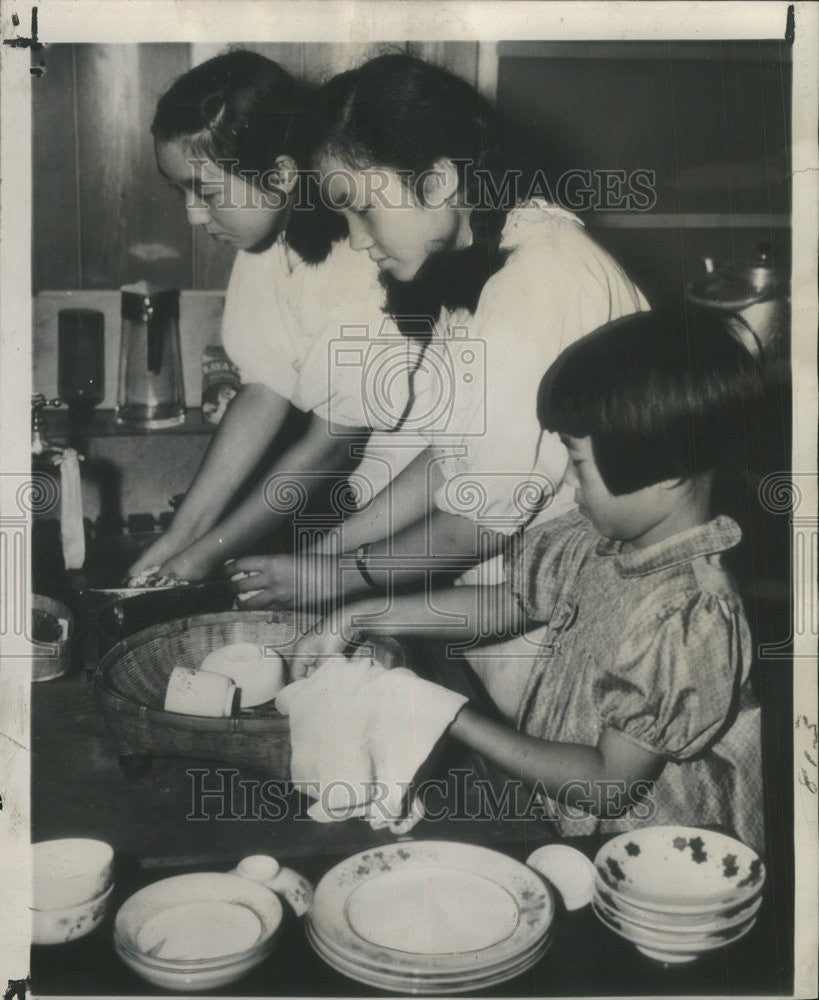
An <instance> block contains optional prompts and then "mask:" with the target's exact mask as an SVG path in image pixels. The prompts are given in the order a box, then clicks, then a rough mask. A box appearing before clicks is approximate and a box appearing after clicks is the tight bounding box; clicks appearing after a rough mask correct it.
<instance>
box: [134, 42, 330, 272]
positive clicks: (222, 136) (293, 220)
mask: <svg viewBox="0 0 819 1000" xmlns="http://www.w3.org/2000/svg"><path fill="white" fill-rule="evenodd" d="M307 100H308V94H307V91H306V89H305V88H304V87H303V86H302V85H301V84H299V83H297V82H296V81H295V80H294V79H293V77H291V76H290V74H289V73H288V72H287V71H286V70H284V69H283V68H282V67H281V66H279V65H278V63H275V62H273V61H272V60H271V59H267V58H266V57H265V56H263V55H260V54H259V53H258V52H252V51H250V50H248V49H234V50H232V51H230V52H226V53H223V54H222V55H218V56H215V57H214V58H213V59H208V60H207V61H206V62H203V63H201V64H200V65H198V66H194V67H193V69H191V70H189V71H188V72H187V73H185V74H184V75H183V76H181V77H179V78H178V79H177V80H175V81H174V82H173V83H172V84H171V86H170V87H169V88H168V89H167V90H166V91H165V93H164V94H162V96H161V97H160V98H159V101H158V102H157V106H156V111H155V114H154V120H153V122H152V124H151V132H152V134H153V136H154V139H155V140H156V141H157V142H169V141H172V140H175V139H181V140H183V141H184V142H185V143H186V144H187V145H188V146H189V147H190V151H191V153H192V154H193V155H195V156H202V157H206V158H207V159H208V160H210V161H211V162H213V163H215V164H216V165H217V166H219V167H221V168H222V169H223V170H225V171H227V172H230V173H234V174H237V175H241V176H242V178H243V179H245V180H248V181H249V182H250V183H252V184H254V185H255V186H256V187H257V188H259V189H260V190H262V191H265V190H269V184H266V178H267V177H268V176H269V171H271V170H272V169H273V168H274V165H275V163H276V160H277V158H278V157H280V156H290V157H292V158H293V159H294V160H295V162H296V164H297V165H298V166H302V165H304V164H305V163H306V162H307V155H308V151H307V128H306V123H307V114H308V109H307ZM302 183H304V179H303V176H302V175H300V178H299V184H302ZM293 200H294V201H296V202H297V203H298V204H300V205H302V204H303V203H306V200H305V199H302V198H299V197H296V198H294V199H293ZM343 235H344V225H343V223H341V224H340V222H339V220H338V218H337V217H335V216H334V214H333V213H331V212H330V211H329V210H328V209H324V210H322V208H321V206H320V205H318V206H316V207H315V210H310V211H307V210H305V209H304V208H303V207H300V208H299V210H298V211H294V212H292V213H291V217H290V220H289V222H288V227H287V239H288V242H289V243H290V244H291V245H292V246H293V247H294V248H295V249H296V250H297V251H298V252H299V253H300V254H301V255H302V256H303V257H304V258H305V259H306V260H308V261H310V262H311V263H315V262H317V261H320V260H323V259H324V258H325V257H326V256H327V253H328V252H329V250H330V246H331V244H332V241H333V240H334V239H340V238H341V237H342V236H343Z"/></svg>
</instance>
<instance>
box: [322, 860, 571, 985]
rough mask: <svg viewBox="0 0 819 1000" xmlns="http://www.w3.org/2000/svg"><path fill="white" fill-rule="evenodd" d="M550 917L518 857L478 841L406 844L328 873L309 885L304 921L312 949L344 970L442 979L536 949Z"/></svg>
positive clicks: (494, 967) (547, 900) (536, 880)
mask: <svg viewBox="0 0 819 1000" xmlns="http://www.w3.org/2000/svg"><path fill="white" fill-rule="evenodd" d="M553 916H554V903H553V900H552V896H551V892H550V891H549V888H548V887H547V886H546V884H545V883H544V882H543V880H542V879H541V878H540V876H539V875H537V873H536V872H533V871H532V870H531V869H529V868H527V867H526V866H525V865H523V864H521V863H520V862H518V861H515V860H513V859H512V858H509V857H506V856H505V855H503V854H499V853H498V852H497V851H492V850H490V849H489V848H486V847H476V846H474V845H470V844H458V843H451V842H448V841H413V842H406V843H397V844H391V845H389V846H386V847H383V848H379V849H376V850H369V851H363V852H361V853H359V854H355V855H353V856H352V857H350V858H347V859H346V860H345V861H342V862H341V863H340V864H338V865H336V866H335V868H333V869H331V870H330V871H329V872H328V873H327V874H326V875H325V876H324V877H323V878H322V880H321V881H320V882H319V884H318V886H317V887H316V891H315V896H314V898H313V905H312V907H311V910H310V914H309V927H310V928H311V930H312V934H311V940H312V941H313V942H314V946H315V942H316V941H319V942H320V943H324V947H323V948H322V947H321V944H320V946H319V949H317V950H320V951H321V952H322V953H324V952H328V951H329V952H331V953H332V955H333V956H334V957H335V958H336V959H337V960H338V961H340V962H341V963H342V964H344V963H349V966H350V968H351V969H355V968H362V969H369V970H370V971H372V970H379V971H378V973H377V974H378V975H379V977H382V976H385V975H386V976H387V978H390V977H398V978H399V979H402V980H404V981H406V982H409V981H410V980H412V978H413V977H416V976H421V977H431V978H432V979H433V980H441V981H446V980H447V978H448V977H466V978H467V979H472V977H476V978H477V977H481V976H484V975H486V974H491V975H494V974H496V973H500V971H501V970H502V969H504V968H505V967H506V966H510V967H511V966H517V965H518V964H519V961H520V960H523V959H526V958H528V957H531V956H532V955H533V954H534V955H537V952H538V950H539V949H538V945H539V944H540V943H543V942H545V939H546V937H547V935H548V932H549V928H550V926H551V923H552V919H553ZM532 960H533V961H536V960H537V958H536V957H535V958H533V959H532ZM361 981H365V980H361ZM426 981H427V984H428V985H429V980H428V979H427V980H426ZM499 981H502V980H499ZM453 985H455V984H453ZM465 988H466V987H465Z"/></svg>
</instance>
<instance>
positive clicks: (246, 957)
mask: <svg viewBox="0 0 819 1000" xmlns="http://www.w3.org/2000/svg"><path fill="white" fill-rule="evenodd" d="M283 916H284V912H283V910H282V906H281V903H280V902H279V900H278V897H277V896H276V895H275V894H274V893H273V892H272V891H271V890H270V889H268V888H266V887H265V886H264V885H262V884H260V883H259V882H253V881H250V880H249V879H246V878H241V877H240V876H239V875H232V874H228V875H224V874H220V873H215V872H202V873H194V874H189V875H176V876H173V877H172V878H167V879H163V880H162V881H160V882H155V883H153V885H149V886H147V887H146V888H144V889H140V891H139V892H137V893H135V894H134V895H133V896H131V897H130V899H128V900H127V901H126V902H125V903H124V904H123V905H122V907H121V908H120V910H119V912H118V913H117V916H116V920H115V922H114V948H115V950H116V952H117V954H118V955H119V957H120V958H121V959H122V961H123V962H125V964H126V965H127V966H129V967H130V968H131V969H133V971H134V972H136V973H137V974H138V975H140V976H141V977H142V978H143V979H146V980H147V981H148V982H149V983H153V984H154V985H155V986H161V987H164V988H165V989H169V990H175V991H177V992H192V993H201V992H202V991H203V990H210V989H216V988H218V987H220V986H225V985H226V984H228V983H232V982H235V981H236V980H237V979H240V978H241V977H242V976H243V975H245V974H246V973H247V972H249V971H250V970H251V969H253V968H255V967H256V966H257V965H259V964H260V963H261V962H263V961H264V960H265V958H266V957H267V956H268V955H269V954H270V952H271V951H272V950H273V947H274V945H275V942H276V937H277V932H278V930H279V927H280V925H281V922H282V918H283Z"/></svg>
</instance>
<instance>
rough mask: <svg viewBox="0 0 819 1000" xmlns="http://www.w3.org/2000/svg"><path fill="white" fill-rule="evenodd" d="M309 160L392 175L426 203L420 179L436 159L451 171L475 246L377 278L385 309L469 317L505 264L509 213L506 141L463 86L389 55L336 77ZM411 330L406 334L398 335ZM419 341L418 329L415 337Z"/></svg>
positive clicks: (319, 99)
mask: <svg viewBox="0 0 819 1000" xmlns="http://www.w3.org/2000/svg"><path fill="white" fill-rule="evenodd" d="M313 126H314V127H313V134H312V141H311V157H312V162H313V164H314V165H315V166H319V165H320V162H321V159H322V157H324V156H325V155H328V154H329V155H332V156H334V157H335V158H337V159H339V160H340V161H341V162H342V163H344V164H345V165H346V166H348V167H349V168H350V169H353V170H362V169H366V168H370V167H385V168H388V169H391V170H394V171H396V172H397V173H399V175H400V176H401V179H402V181H403V182H404V183H405V184H406V186H407V187H408V188H409V189H410V190H411V191H412V192H413V194H414V196H415V197H416V198H418V199H419V200H420V201H421V202H422V203H423V190H422V184H423V178H424V174H425V173H426V172H427V171H429V170H430V169H432V167H433V165H434V164H435V163H436V162H437V161H439V160H442V159H449V160H451V161H452V162H453V164H454V165H455V167H456V169H457V172H458V180H459V188H460V192H461V195H462V197H464V198H465V199H466V202H467V204H468V205H470V206H471V212H470V217H469V222H470V227H471V230H472V245H471V246H470V247H467V248H464V249H460V250H448V251H442V252H439V253H436V254H433V255H432V256H430V258H429V259H428V260H427V261H426V262H425V263H424V265H423V266H422V268H421V270H420V271H419V273H418V275H416V277H415V278H414V279H413V281H411V282H400V281H397V279H395V278H394V277H393V276H391V275H389V274H385V275H382V280H383V283H384V284H385V286H386V288H387V309H388V311H389V312H391V313H392V314H393V315H395V316H396V318H397V319H398V321H399V326H400V325H401V323H400V317H401V316H402V315H404V314H410V313H411V314H413V315H415V316H418V315H431V316H434V317H437V316H438V314H439V313H440V311H441V307H442V306H446V307H447V308H448V309H457V308H466V309H468V310H469V311H470V312H474V311H475V309H476V307H477V304H478V299H479V298H480V294H481V291H482V289H483V286H484V284H485V283H486V281H487V280H488V279H489V278H490V277H491V275H492V274H494V273H495V272H496V271H497V270H498V269H499V268H500V267H501V266H502V265H503V261H504V257H505V255H504V253H503V252H502V251H501V250H500V239H501V233H502V230H503V226H504V223H505V221H506V215H507V210H508V208H510V207H511V205H503V204H498V202H499V200H500V199H499V198H498V196H497V195H498V192H503V191H505V188H504V186H503V180H504V164H503V157H502V148H503V141H502V138H501V135H500V128H499V124H498V120H497V116H496V115H495V112H494V110H493V109H492V107H491V106H490V105H489V103H488V102H487V101H486V100H484V98H483V97H481V96H480V94H478V92H477V91H476V90H475V89H474V88H473V87H471V86H470V85H469V84H468V83H466V82H465V81H464V80H461V79H460V78H459V77H457V76H453V74H451V73H448V72H447V71H446V70H443V69H441V68H440V67H438V66H433V65H432V64H430V63H427V62H424V61H423V60H422V59H418V58H416V57H414V56H411V55H406V54H387V55H381V56H377V57H376V58H375V59H371V60H369V62H366V63H364V64H363V65H362V66H360V67H359V68H357V69H353V70H349V71H348V72H346V73H341V74H339V75H338V76H336V77H334V78H333V79H332V80H331V81H330V82H329V83H327V84H326V85H325V86H324V87H323V88H322V89H321V90H320V91H319V92H318V94H317V95H316V103H315V114H314V119H313ZM404 332H409V331H404ZM410 335H412V336H418V332H417V324H416V326H415V329H414V332H413V333H412V334H410Z"/></svg>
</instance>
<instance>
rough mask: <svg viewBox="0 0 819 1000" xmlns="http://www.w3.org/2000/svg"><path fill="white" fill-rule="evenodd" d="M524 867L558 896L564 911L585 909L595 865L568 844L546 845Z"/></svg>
mask: <svg viewBox="0 0 819 1000" xmlns="http://www.w3.org/2000/svg"><path fill="white" fill-rule="evenodd" d="M526 864H527V865H528V866H529V867H530V868H534V869H535V871H536V872H539V873H540V874H541V875H542V876H543V877H544V878H545V879H546V880H547V881H548V882H550V883H551V884H552V885H553V886H554V887H555V889H557V891H558V892H559V893H560V895H561V897H562V899H563V904H564V906H565V907H566V909H567V910H579V909H581V908H582V907H584V906H587V905H588V904H589V903H590V902H591V899H592V893H593V890H594V865H593V864H592V863H591V861H589V859H588V858H587V857H586V855H585V854H581V853H580V851H577V850H575V849H574V848H573V847H569V846H568V845H567V844H546V845H545V846H544V847H538V849H537V850H535V851H532V853H531V854H530V855H529V857H528V858H527V859H526Z"/></svg>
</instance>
